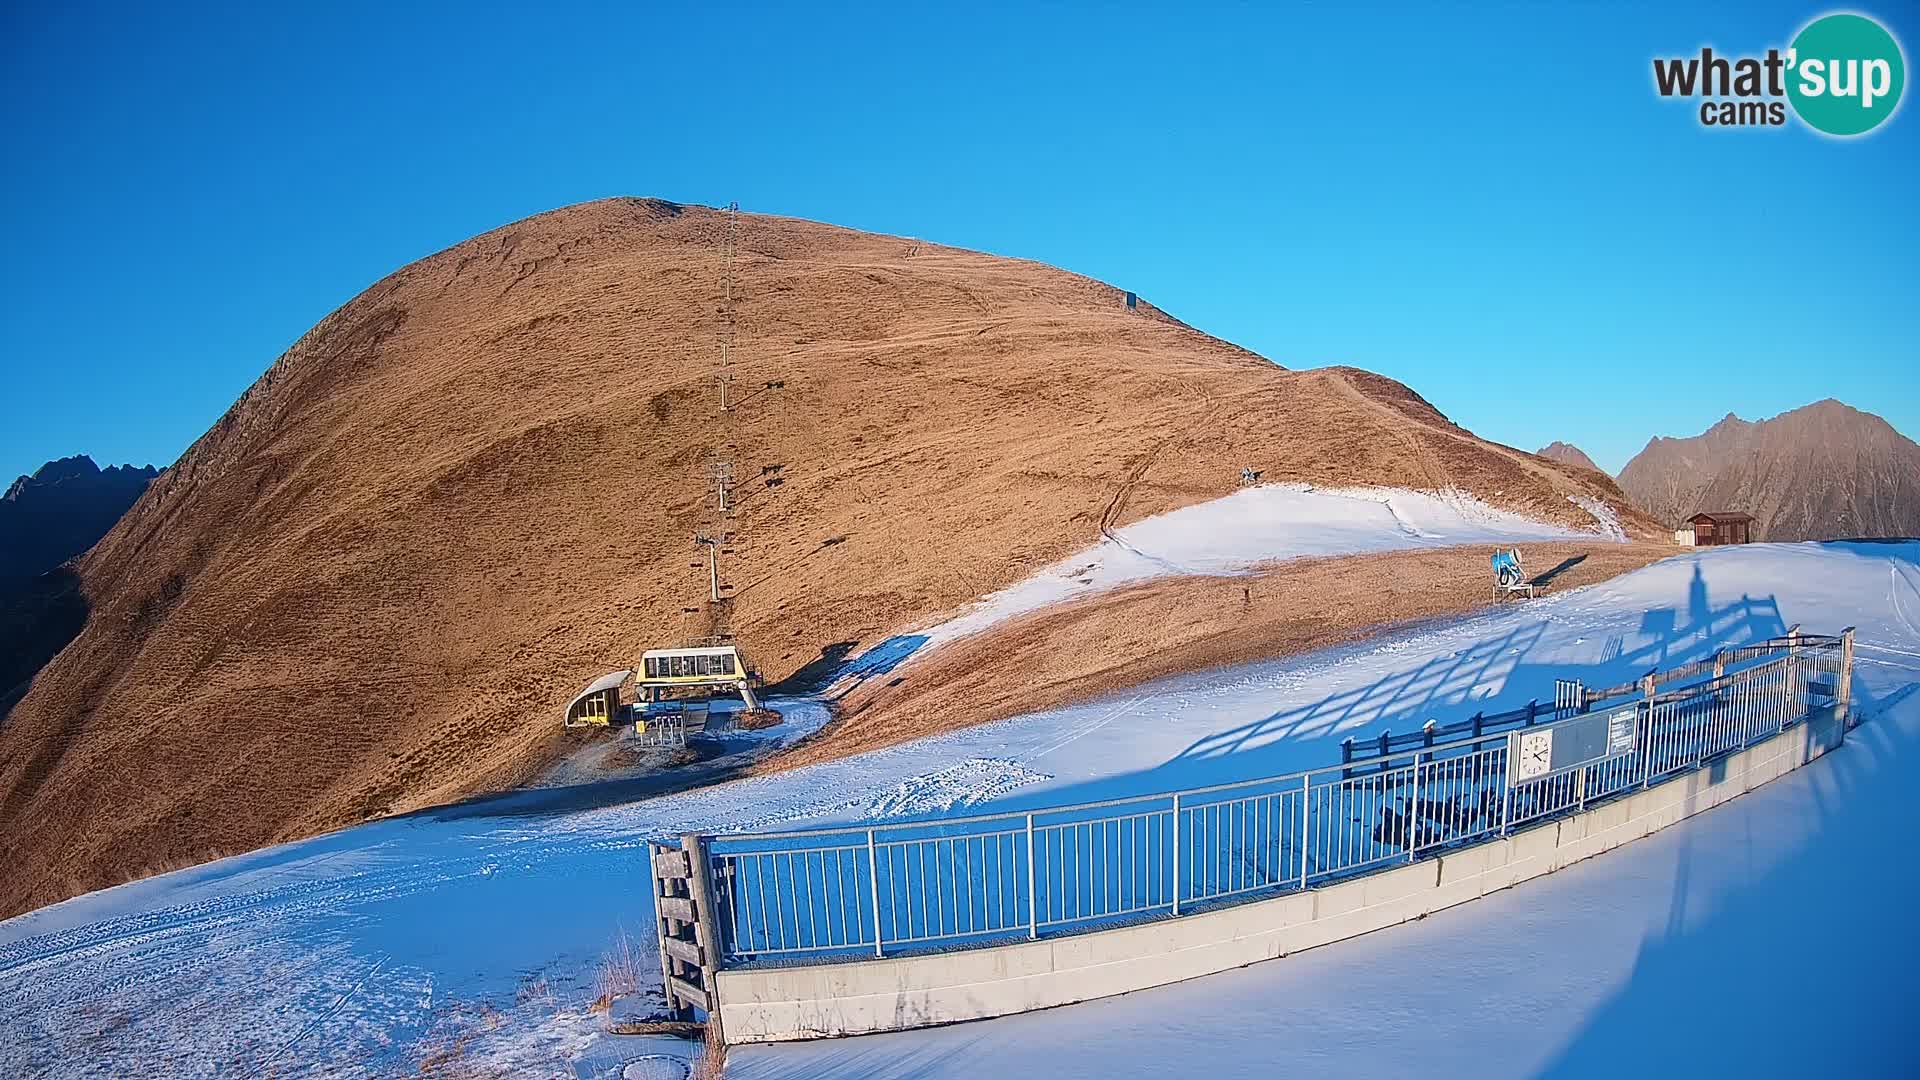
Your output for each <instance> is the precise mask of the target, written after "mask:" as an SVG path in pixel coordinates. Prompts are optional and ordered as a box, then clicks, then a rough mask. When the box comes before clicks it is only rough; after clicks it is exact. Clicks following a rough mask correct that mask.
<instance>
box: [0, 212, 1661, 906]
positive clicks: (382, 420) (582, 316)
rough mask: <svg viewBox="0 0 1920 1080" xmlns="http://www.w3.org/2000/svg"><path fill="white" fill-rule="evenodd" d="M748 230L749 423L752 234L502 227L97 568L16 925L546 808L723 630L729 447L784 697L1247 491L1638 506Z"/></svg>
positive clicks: (1002, 274) (248, 407)
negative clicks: (1188, 512) (641, 678)
mask: <svg viewBox="0 0 1920 1080" xmlns="http://www.w3.org/2000/svg"><path fill="white" fill-rule="evenodd" d="M739 225H740V231H739V242H738V245H737V255H736V257H735V258H734V260H733V269H734V281H735V284H734V288H733V297H734V302H735V305H736V311H737V330H736V339H735V346H736V347H735V349H734V351H733V357H734V362H733V365H732V369H731V374H732V382H731V386H732V388H733V393H732V398H731V405H732V408H731V409H729V410H728V411H726V412H724V413H723V412H721V411H720V410H719V408H718V398H717V394H716V390H715V387H716V373H717V371H716V358H717V357H718V356H719V354H720V343H721V340H722V334H723V331H724V330H725V327H724V325H723V319H722V317H721V315H720V312H721V310H722V295H723V285H722V274H723V268H724V267H725V266H726V263H727V260H726V259H725V257H724V254H723V252H724V250H725V247H726V237H727V236H728V229H729V223H728V216H727V215H726V214H725V213H724V212H720V211H715V210H710V209H706V208H701V207H693V206H681V205H676V204H673V203H667V202H662V201H659V200H651V199H612V200H606V201H602V202H595V203H588V204H583V205H579V206H573V207H569V208H566V209H562V210H557V211H553V212H551V213H546V214H541V215H539V216H537V217H533V218H529V219H527V220H525V221H520V222H516V223H514V224H512V225H508V226H505V227H503V228H499V229H496V230H494V231H492V232H488V233H485V234H483V235H481V236H477V237H475V238H473V239H471V240H468V241H465V242H464V243H461V244H458V245H456V246H454V247H452V248H449V249H448V250H446V251H443V252H440V253H439V254H436V255H433V256H430V257H428V258H425V259H422V260H420V261H419V262H416V263H414V264H412V265H410V266H406V267H404V268H402V269H400V270H398V271H396V272H395V273H393V274H392V275H390V276H388V277H387V278H385V279H384V280H382V281H380V282H378V283H376V284H374V285H373V286H372V287H370V288H368V289H367V290H366V291H365V292H364V293H362V294H361V295H360V296H358V297H356V298H354V299H353V300H352V301H351V302H349V303H347V304H346V305H345V306H344V307H342V308H340V309H339V310H338V311H335V312H334V313H332V314H331V315H329V316H327V317H326V318H325V319H323V320H322V321H321V322H320V323H319V325H317V326H315V327H314V328H313V329H312V330H311V331H309V332H308V333H307V334H305V335H304V336H302V337H301V338H300V339H299V340H298V341H297V342H295V344H294V345H293V346H292V348H290V349H289V350H288V351H287V352H286V353H285V354H284V355H283V356H281V357H280V358H279V359H278V360H276V361H275V362H274V363H273V365H272V366H271V367H270V368H268V369H267V371H266V373H265V374H264V375H262V376H261V377H260V379H259V381H258V382H256V383H255V384H254V385H253V386H252V387H251V388H250V389H249V390H247V392H246V393H245V394H244V395H243V396H242V397H241V398H240V400H239V401H238V402H237V403H236V404H235V405H234V406H233V407H232V408H231V409H230V410H229V411H228V412H227V414H226V415H225V416H223V417H222V418H221V419H220V420H219V422H218V423H216V424H215V425H214V426H213V428H212V429H211V430H209V431H208V432H207V433H206V434H205V435H204V436H202V437H201V438H200V439H199V441H197V442H196V443H195V444H194V445H193V446H192V447H191V448H190V449H189V450H188V451H187V452H186V454H185V455H183V456H182V457H181V459H180V461H179V463H178V464H177V465H175V466H174V467H173V468H171V469H169V470H168V471H167V472H166V473H164V474H162V475H161V477H160V478H159V479H158V480H156V481H155V482H154V484H153V485H152V486H151V487H150V488H149V489H148V490H147V492H146V494H145V495H144V496H142V497H141V499H140V501H139V502H138V503H137V504H136V505H135V506H134V507H133V509H132V510H131V511H129V512H128V514H127V515H126V517H124V518H123V519H122V520H121V521H120V524H119V525H118V526H117V527H115V528H114V530H113V531H112V532H111V533H109V534H108V535H107V536H106V538H105V539H103V540H102V541H101V542H100V544H99V545H97V546H96V547H95V548H94V550H93V551H92V552H91V553H89V554H88V555H87V556H86V557H85V558H84V559H83V560H82V561H81V563H80V564H79V570H80V574H81V578H82V584H83V586H84V591H85V595H86V597H87V599H88V601H89V602H90V604H91V614H90V615H89V617H88V619H87V622H86V626H85V629H84V630H83V631H82V632H81V633H80V635H79V637H78V638H76V639H75V640H74V641H73V642H72V644H71V645H69V646H68V647H67V648H66V649H65V650H64V651H62V652H61V653H60V654H59V656H58V657H56V658H55V659H54V660H53V662H52V663H50V664H48V665H47V667H46V668H45V669H43V670H42V671H41V672H40V674H39V675H38V677H37V678H36V679H35V680H34V682H33V684H32V688H31V690H29V691H28V693H27V695H26V697H25V698H23V699H22V700H21V702H20V703H19V705H18V706H16V707H15V709H14V711H13V715H12V717H11V719H10V720H9V721H8V722H7V724H6V725H5V727H4V728H0V865H5V866H6V867H7V868H8V873H7V874H6V875H4V876H3V877H0V881H3V882H4V884H0V915H5V914H7V913H11V912H14V911H19V910H22V909H23V908H25V907H29V906H33V905H35V904H38V903H44V902H46V901H48V900H52V899H57V898H59V897H61V896H64V895H67V894H69V893H71V892H75V891H80V890H83V889H86V888H90V887H97V886H99V885H102V884H107V883H111V882H114V881H118V880H122V879H124V877H125V876H127V875H128V874H130V873H134V872H137V871H139V870H141V869H143V868H145V867H149V866H152V865H155V864H157V863H160V862H163V861H166V860H175V861H178V860H183V859H197V858H201V857H205V856H206V855H207V854H209V853H210V852H224V851H234V850H240V849H243V848H250V847H254V846H258V845H260V844H263V843H267V842H271V841H274V840H281V839H289V838H293V837H297V836H302V835H308V834H312V833H314V832H317V831H321V830H324V829H328V828H331V827H335V826H339V825H344V824H348V823H351V822H354V821H358V820H362V819H365V818H368V817H371V816H377V815H383V814H389V813H395V812H399V811H404V810H409V809H414V808H417V807H422V806H427V805H431V804H434V803H438V802H442V801H445V800H448V799H451V798H455V797H458V796H462V795H466V794H469V793H472V792H475V791H478V790H483V789H487V788H492V787H498V786H502V785H507V784H511V783H515V782H518V781H520V780H523V779H525V778H527V777H528V776H529V775H531V774H532V773H533V772H534V771H536V770H538V769H540V768H542V767H543V766H544V765H545V764H546V763H547V762H548V761H549V760H551V759H552V757H553V756H554V754H555V752H556V751H557V750H559V749H560V748H561V747H562V746H563V745H564V743H563V740H562V736H561V732H560V724H559V715H560V708H561V707H562V706H563V705H564V703H565V702H566V701H567V700H568V699H569V698H570V697H571V695H572V694H573V692H575V691H576V690H578V689H579V688H580V687H581V686H583V685H585V684H586V683H587V682H588V681H589V680H590V679H592V678H593V677H595V676H597V675H599V674H601V673H603V672H606V671H609V670H612V669H615V668H619V667H625V666H628V665H630V664H631V663H632V662H633V661H634V659H635V657H636V656H637V655H638V654H639V653H640V652H641V651H642V650H644V649H647V648H652V647H657V646H660V645H673V644H681V643H684V642H686V641H688V640H690V639H696V638H699V637H701V636H702V635H705V634H707V633H709V632H711V630H712V629H713V623H712V621H711V619H712V609H711V608H710V607H709V606H708V604H707V603H706V600H707V596H706V594H707V588H708V583H707V580H706V569H705V562H704V561H703V560H702V559H701V554H700V550H699V549H698V548H696V547H695V545H694V540H693V538H694V536H695V534H696V532H701V531H704V530H709V529H711V528H713V517H714V500H713V498H712V495H711V491H712V479H711V478H712V476H713V473H712V471H711V470H710V465H712V464H713V463H714V461H715V459H717V458H719V457H721V456H723V455H724V456H727V457H730V458H731V461H732V463H733V465H734V473H733V476H734V486H733V487H732V489H731V497H732V500H733V504H734V507H735V513H736V518H737V521H736V524H735V525H734V535H733V537H732V540H731V543H730V545H729V546H728V548H727V549H726V551H725V553H724V554H722V556H721V559H722V563H721V575H722V585H723V587H724V595H725V596H727V597H729V598H730V599H728V600H727V601H726V606H728V607H729V608H730V609H731V610H730V623H731V628H732V630H733V631H734V633H735V634H737V636H738V638H739V640H740V642H741V645H742V647H743V648H744V650H745V652H746V653H747V655H748V656H749V658H750V659H751V660H752V661H753V662H754V663H755V664H757V665H758V666H759V668H760V669H761V670H762V671H763V672H764V674H765V676H766V677H767V678H768V679H769V680H778V679H781V678H784V677H787V676H789V675H792V674H793V673H795V672H796V671H799V670H801V669H802V668H804V667H808V666H809V665H812V667H813V668H816V669H817V668H818V667H820V666H821V664H822V662H823V660H826V661H830V660H831V659H832V658H833V657H838V656H844V655H846V654H847V652H848V651H849V650H850V649H852V648H854V647H855V646H858V647H859V648H863V649H864V648H866V647H868V646H871V645H872V644H874V643H876V642H878V641H881V640H883V639H885V638H887V637H888V636H889V635H893V634H899V633H903V632H907V631H910V630H912V629H915V628H916V627H920V626H924V625H926V624H927V623H928V621H929V620H931V619H933V618H935V617H936V616H939V615H941V614H942V613H947V612H952V611H954V610H956V609H958V608H960V607H963V606H965V605H968V604H970V603H972V602H973V601H974V600H976V599H977V598H979V597H982V596H985V595H987V594H989V593H992V592H993V591H995V590H996V589H999V588H1002V587H1005V586H1007V585H1010V584H1013V583H1015V582H1017V581H1020V580H1022V579H1023V578H1025V577H1026V576H1028V575H1029V574H1031V573H1032V572H1034V571H1035V570H1037V569H1039V568H1040V567H1043V566H1045V565H1047V564H1048V563H1050V562H1052V561H1053V560H1057V559H1061V558H1064V557H1066V556H1067V555H1069V554H1071V553H1073V552H1075V551H1077V550H1080V549H1083V548H1086V547H1088V546H1091V545H1093V544H1094V543H1096V542H1097V541H1098V539H1099V537H1100V530H1101V528H1102V527H1103V526H1111V525H1115V524H1124V523H1126V522H1129V521H1133V520H1137V519H1139V518H1142V517H1145V516H1148V515H1151V514H1155V513H1158V512H1161V511H1166V510H1170V509H1174V508H1177V507H1181V506H1185V505H1188V504H1192V503H1196V502H1201V501H1204V500H1208V499H1212V498H1215V497H1218V496H1222V495H1226V494H1229V493H1231V492H1232V491H1234V490H1235V489H1236V487H1237V486H1238V485H1239V484H1240V482H1241V475H1242V470H1243V469H1246V468H1251V469H1253V470H1255V471H1256V472H1258V473H1259V475H1260V478H1261V479H1262V480H1263V481H1267V482H1274V481H1300V482H1309V483H1315V484H1330V485H1331V484H1341V485H1352V484H1375V485H1391V486H1396V487H1403V488H1420V489H1457V490H1460V491H1465V492H1470V493H1474V494H1477V495H1479V496H1480V497H1481V498H1483V499H1485V500H1487V501H1489V502H1493V503H1496V504H1498V505H1501V506H1503V507H1506V508H1508V509H1513V510H1518V511H1523V512H1526V513H1528V514H1531V515H1533V516H1535V517H1538V518H1545V519H1551V520H1557V521H1562V522H1566V523H1569V524H1581V525H1590V524H1591V522H1592V519H1591V518H1589V517H1588V516H1587V515H1586V513H1585V511H1582V510H1580V509H1578V508H1577V507H1576V506H1575V505H1573V504H1572V503H1571V502H1570V501H1569V496H1589V497H1597V498H1601V499H1606V500H1608V501H1610V502H1612V503H1614V504H1615V505H1619V504H1620V503H1621V502H1623V498H1622V496H1621V495H1620V493H1619V491H1618V489H1617V488H1615V487H1614V486H1613V484H1612V483H1611V481H1608V480H1607V479H1606V478H1605V477H1601V476H1595V475H1591V474H1584V473H1582V474H1575V473H1572V472H1569V471H1563V470H1561V469H1559V468H1557V467H1555V466H1553V465H1552V464H1551V463H1549V462H1545V461H1542V460H1540V459H1539V458H1536V457H1533V456H1532V455H1530V454H1524V453H1521V452H1519V451H1516V450H1511V449H1509V448H1506V447H1501V446H1496V445H1494V444H1491V443H1487V442H1484V441H1482V440H1481V439H1479V438H1477V437H1475V436H1474V435H1473V434H1472V433H1471V432H1468V431H1466V430H1464V429H1462V428H1460V427H1458V426H1456V425H1454V424H1453V423H1451V422H1450V421H1448V420H1447V418H1446V417H1444V416H1442V415H1441V414H1440V413H1439V412H1438V411H1436V410H1435V409H1434V408H1433V407H1432V406H1431V405H1429V404H1428V403H1427V402H1426V401H1424V400H1423V399H1421V398H1420V396H1419V395H1417V394H1415V393H1414V392H1413V391H1411V390H1409V389H1408V388H1407V387H1405V386H1402V385H1400V384H1399V383H1396V382H1393V381H1392V380H1390V379H1386V378H1382V377H1381V376H1378V375H1373V374H1369V373H1367V372H1364V371H1357V370H1353V369H1348V368H1330V369H1322V370H1315V371H1300V372H1294V371H1287V370H1284V369H1282V368H1280V367H1278V366H1276V365H1274V364H1273V363H1271V362H1269V361H1267V360H1265V359H1263V358H1261V357H1259V356H1256V355H1254V354H1253V353H1250V352H1248V351H1246V350H1245V349H1241V348H1238V347H1236V346H1233V345H1230V344H1228V343H1226V342H1223V341H1220V340H1217V339H1215V338H1212V337H1209V336H1207V335H1206V334H1203V333H1200V332H1198V331H1196V330H1194V329H1192V328H1190V327H1188V326H1186V325H1184V324H1182V323H1180V322H1178V321H1177V320H1175V319H1172V318H1170V317H1167V316H1165V315H1163V314H1161V313H1159V312H1157V311H1155V310H1154V309H1153V308H1152V307H1151V305H1149V304H1147V303H1145V302H1144V301H1133V302H1130V299H1131V298H1130V296H1129V294H1127V293H1124V292H1122V291H1121V290H1120V289H1118V288H1115V287H1113V286H1110V285H1106V284H1102V283H1100V282H1098V281H1092V280H1089V279H1087V278H1084V277H1080V276H1078V275H1075V274H1071V273H1067V272H1064V271H1061V270H1056V269H1053V268H1051V267H1047V266H1043V265H1040V264H1038V263H1033V262H1027V261H1023V260H1018V259H1007V258H999V257H995V256H991V255H985V254H980V253H978V252H971V251H963V250H959V249H955V248H949V247H941V246H938V245H934V244H928V243H924V242H919V241H913V240H907V239H902V238H899V237H891V236H877V235H871V234H866V233H860V232H855V231H852V230H849V229H842V228H835V227H832V226H828V225H821V224H816V223H812V222H806V221H797V220H792V219H787V218H777V217H763V216H756V215H742V216H741V217H740V219H739ZM1629 523H1630V524H1632V523H1634V519H1633V518H1632V517H1631V516H1630V517H1629ZM1651 524H1652V523H1651V522H1647V523H1645V526H1646V528H1647V530H1648V531H1651ZM693 564H697V565H693ZM1116 662H1118V660H1116ZM829 666H830V664H829ZM830 738H831V734H830V733H829V734H828V735H827V736H823V739H830Z"/></svg>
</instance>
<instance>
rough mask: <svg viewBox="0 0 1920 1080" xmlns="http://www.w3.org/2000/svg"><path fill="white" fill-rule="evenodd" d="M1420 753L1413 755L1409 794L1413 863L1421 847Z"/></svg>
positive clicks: (1409, 842)
mask: <svg viewBox="0 0 1920 1080" xmlns="http://www.w3.org/2000/svg"><path fill="white" fill-rule="evenodd" d="M1419 825H1420V753H1419V751H1417V750H1416V751H1414V755H1413V786H1412V788H1411V789H1410V790H1409V791H1408V793H1407V861H1408V862H1412V861H1413V860H1414V858H1415V855H1414V852H1415V850H1416V849H1417V848H1418V847H1419V846H1420V841H1419V836H1420V828H1419Z"/></svg>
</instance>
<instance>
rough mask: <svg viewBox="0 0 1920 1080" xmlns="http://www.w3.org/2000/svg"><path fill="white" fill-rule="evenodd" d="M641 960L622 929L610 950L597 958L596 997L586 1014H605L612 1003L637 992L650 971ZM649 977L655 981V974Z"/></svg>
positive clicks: (656, 973) (657, 974)
mask: <svg viewBox="0 0 1920 1080" xmlns="http://www.w3.org/2000/svg"><path fill="white" fill-rule="evenodd" d="M641 956H642V954H641V953H640V952H639V951H638V950H637V949H635V948H634V947H633V939H632V938H631V937H629V936H627V932H626V930H625V929H624V928H623V929H622V930H621V931H620V934H619V936H618V937H616V938H614V942H613V947H612V948H610V949H608V950H607V951H606V953H605V954H604V955H602V956H601V957H600V966H599V968H597V969H596V970H595V972H594V989H595V990H597V991H598V994H597V995H596V996H595V997H594V999H593V1004H592V1005H591V1006H589V1007H588V1011H589V1012H605V1011H607V1010H608V1009H610V1008H612V1007H613V1003H614V1001H615V1000H616V999H619V998H623V997H626V996H628V995H630V994H633V993H637V992H638V991H639V989H640V987H641V986H642V985H643V983H642V980H643V979H645V978H647V976H648V973H649V970H650V965H647V964H645V963H644V962H643V961H642V958H641ZM652 976H653V978H655V979H658V977H659V972H657V971H654V972H652Z"/></svg>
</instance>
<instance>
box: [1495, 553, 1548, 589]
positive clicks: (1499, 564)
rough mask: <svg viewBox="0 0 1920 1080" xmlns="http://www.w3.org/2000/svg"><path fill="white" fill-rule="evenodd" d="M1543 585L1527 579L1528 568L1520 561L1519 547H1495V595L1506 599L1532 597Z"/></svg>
mask: <svg viewBox="0 0 1920 1080" xmlns="http://www.w3.org/2000/svg"><path fill="white" fill-rule="evenodd" d="M1541 588H1542V586H1539V585H1535V584H1533V583H1532V582H1530V581H1528V580H1527V568H1526V566H1525V565H1524V564H1523V563H1522V562H1521V561H1520V549H1519V548H1495V549H1494V552H1493V596H1494V599H1496V600H1499V599H1504V598H1506V597H1509V596H1525V597H1528V598H1532V597H1533V596H1535V595H1536V594H1537V593H1538V592H1539V590H1540V589H1541Z"/></svg>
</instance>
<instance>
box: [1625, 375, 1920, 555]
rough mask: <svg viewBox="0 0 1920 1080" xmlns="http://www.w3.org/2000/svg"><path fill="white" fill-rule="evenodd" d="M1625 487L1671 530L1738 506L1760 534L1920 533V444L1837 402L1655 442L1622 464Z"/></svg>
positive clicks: (1731, 421) (1731, 419) (1728, 419)
mask: <svg viewBox="0 0 1920 1080" xmlns="http://www.w3.org/2000/svg"><path fill="white" fill-rule="evenodd" d="M1620 486H1621V487H1622V488H1623V489H1625V490H1626V492H1627V494H1628V495H1630V496H1632V498H1633V500H1634V502H1636V503H1637V504H1639V506H1640V508H1641V509H1643V510H1646V511H1647V512H1648V513H1650V514H1652V515H1653V516H1654V517H1656V518H1659V519H1660V520H1661V521H1663V522H1665V523H1666V524H1668V525H1670V526H1678V525H1679V523H1680V522H1682V521H1684V520H1685V519H1686V518H1688V517H1691V516H1692V515H1694V514H1696V513H1700V512H1702V511H1736V512H1743V513H1748V514H1752V515H1753V516H1754V518H1755V525H1754V536H1755V539H1759V540H1824V539H1835V538H1842V537H1853V536H1920V446H1916V445H1915V444H1914V442H1913V440H1912V439H1909V438H1907V437H1906V436H1904V435H1901V434H1900V433H1899V432H1898V431H1895V430H1894V429H1893V426H1892V425H1890V424H1888V423H1887V422H1886V421H1885V420H1882V419H1881V418H1880V417H1878V416H1875V415H1873V414H1872V413H1867V412H1861V411H1860V410H1859V409H1855V408H1853V407H1851V406H1848V405H1845V404H1842V403H1841V402H1838V401H1834V400H1832V399H1831V398H1829V399H1827V400H1825V401H1817V402H1814V403H1813V404H1811V405H1806V406H1802V407H1801V408H1798V409H1794V410H1792V411H1791V412H1784V413H1781V414H1780V415H1779V416H1776V417H1774V418H1772V419H1771V420H1761V421H1758V422H1753V421H1748V420H1742V419H1741V418H1740V417H1738V416H1735V415H1733V414H1732V413H1728V414H1727V415H1726V416H1725V417H1724V418H1722V419H1721V420H1720V421H1719V422H1718V423H1716V424H1714V425H1713V426H1712V427H1710V428H1708V429H1707V430H1706V431H1704V432H1702V433H1701V434H1699V435H1696V436H1694V437H1692V438H1682V439H1670V438H1655V439H1653V440H1652V441H1650V442H1648V443H1647V446H1646V449H1644V450H1642V451H1640V453H1639V454H1637V455H1635V456H1634V458H1633V460H1632V461H1629V462H1627V465H1626V467H1625V468H1623V469H1621V470H1620Z"/></svg>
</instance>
